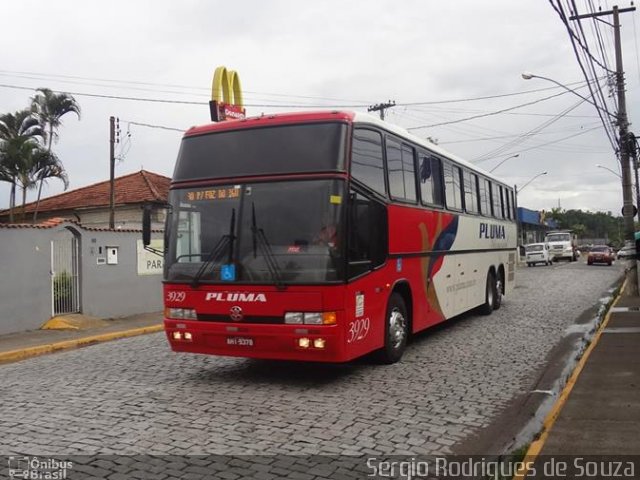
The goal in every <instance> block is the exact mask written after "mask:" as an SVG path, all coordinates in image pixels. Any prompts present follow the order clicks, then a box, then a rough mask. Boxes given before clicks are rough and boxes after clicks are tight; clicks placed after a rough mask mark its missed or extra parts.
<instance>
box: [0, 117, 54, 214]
mask: <svg viewBox="0 0 640 480" xmlns="http://www.w3.org/2000/svg"><path fill="white" fill-rule="evenodd" d="M44 137H45V132H44V130H43V128H42V126H41V125H40V122H39V120H38V119H37V118H36V117H34V116H33V113H32V112H31V111H30V110H28V109H25V110H19V111H17V112H15V113H5V114H3V115H0V181H5V182H9V183H10V184H11V193H10V197H9V221H10V222H13V216H14V208H15V204H16V179H17V173H18V171H19V169H20V163H21V161H22V160H21V158H20V153H21V151H22V150H21V149H22V144H23V143H25V142H28V141H31V142H33V141H36V140H38V139H41V138H44Z"/></svg>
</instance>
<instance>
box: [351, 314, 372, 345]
mask: <svg viewBox="0 0 640 480" xmlns="http://www.w3.org/2000/svg"><path fill="white" fill-rule="evenodd" d="M368 333H369V317H367V318H359V319H357V320H355V321H354V322H350V323H349V336H348V338H347V343H353V342H357V341H358V340H362V339H363V338H364V337H366V336H367V334H368Z"/></svg>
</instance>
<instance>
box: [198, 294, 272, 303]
mask: <svg viewBox="0 0 640 480" xmlns="http://www.w3.org/2000/svg"><path fill="white" fill-rule="evenodd" d="M204 299H205V300H206V301H211V300H214V301H216V302H266V301H267V297H266V295H265V294H264V293H242V292H209V293H207V296H206V297H205V298H204Z"/></svg>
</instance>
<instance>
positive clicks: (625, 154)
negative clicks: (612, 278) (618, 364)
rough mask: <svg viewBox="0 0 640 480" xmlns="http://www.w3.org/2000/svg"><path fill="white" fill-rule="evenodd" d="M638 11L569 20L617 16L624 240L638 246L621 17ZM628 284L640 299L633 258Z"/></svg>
mask: <svg viewBox="0 0 640 480" xmlns="http://www.w3.org/2000/svg"><path fill="white" fill-rule="evenodd" d="M635 9H636V8H635V7H629V8H622V9H620V8H618V6H617V5H616V6H614V7H613V9H612V10H608V11H604V12H596V13H590V14H585V15H575V16H572V17H569V18H570V19H571V20H576V19H578V20H579V19H582V18H592V17H602V16H606V15H613V33H614V43H615V49H616V89H617V92H618V118H617V119H616V121H617V124H618V132H619V133H618V136H619V145H618V149H619V152H620V153H619V154H620V167H621V171H622V217H623V218H624V234H625V235H624V237H625V240H626V241H628V242H631V244H632V245H635V225H634V222H633V217H634V216H635V212H634V210H635V207H634V205H633V190H632V187H631V166H630V162H629V141H628V138H629V136H628V128H629V120H628V118H627V100H626V96H625V90H624V68H623V66H622V41H621V40H620V13H624V12H633V11H635ZM625 270H626V283H627V288H626V290H625V292H623V295H627V296H636V297H637V296H638V268H637V263H636V257H635V256H634V257H631V258H630V259H629V260H628V262H627V266H626V269H625Z"/></svg>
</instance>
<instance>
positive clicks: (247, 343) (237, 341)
mask: <svg viewBox="0 0 640 480" xmlns="http://www.w3.org/2000/svg"><path fill="white" fill-rule="evenodd" d="M227 345H237V346H240V347H253V338H247V337H227Z"/></svg>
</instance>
